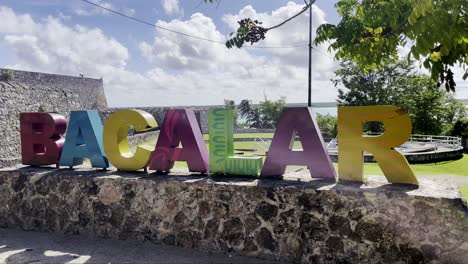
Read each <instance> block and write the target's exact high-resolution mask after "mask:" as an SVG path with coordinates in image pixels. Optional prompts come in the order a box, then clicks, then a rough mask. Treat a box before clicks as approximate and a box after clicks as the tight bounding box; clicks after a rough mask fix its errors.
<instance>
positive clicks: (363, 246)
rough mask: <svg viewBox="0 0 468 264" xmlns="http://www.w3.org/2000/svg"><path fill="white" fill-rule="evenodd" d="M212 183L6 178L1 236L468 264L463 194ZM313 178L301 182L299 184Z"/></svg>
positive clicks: (72, 176)
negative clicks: (25, 233) (10, 232)
mask: <svg viewBox="0 0 468 264" xmlns="http://www.w3.org/2000/svg"><path fill="white" fill-rule="evenodd" d="M285 179H286V180H284V181H269V180H248V179H234V178H229V179H226V178H224V179H212V178H207V177H201V176H197V175H188V173H185V172H182V171H181V172H175V173H174V175H172V174H171V175H166V176H164V175H154V174H145V173H122V172H115V171H107V172H102V171H95V170H85V169H78V170H75V171H72V170H66V169H62V170H56V169H52V168H30V167H17V168H11V169H3V170H0V201H2V203H1V204H0V226H1V227H20V228H22V229H24V230H37V231H47V232H60V233H66V234H90V235H95V236H98V237H106V238H115V239H137V240H149V241H153V242H156V243H159V242H162V243H164V244H168V245H176V246H181V247H186V248H196V249H200V250H203V251H219V252H235V253H238V254H241V255H245V256H259V257H262V258H267V259H275V260H284V261H294V262H303V263H310V262H313V263H325V262H333V263H334V262H341V263H382V262H405V263H421V262H431V263H464V262H465V263H466V260H467V259H468V210H467V209H466V208H465V207H464V206H463V205H462V201H461V199H460V194H459V192H458V190H457V188H456V186H452V185H450V184H449V183H447V182H446V181H437V180H429V179H424V178H421V179H420V181H421V186H420V188H419V189H414V188H413V187H410V186H403V185H389V184H387V183H386V181H385V179H384V178H383V177H371V178H370V183H369V184H366V185H363V184H357V183H349V184H334V183H330V182H324V181H315V180H314V181H308V180H305V179H307V178H306V177H305V176H304V175H303V174H301V173H289V174H287V175H286V177H285ZM298 179H301V181H298Z"/></svg>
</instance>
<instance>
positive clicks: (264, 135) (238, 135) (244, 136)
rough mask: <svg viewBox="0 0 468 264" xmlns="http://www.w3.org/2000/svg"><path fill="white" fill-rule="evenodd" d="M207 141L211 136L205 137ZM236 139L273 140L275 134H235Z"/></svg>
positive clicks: (206, 135)
mask: <svg viewBox="0 0 468 264" xmlns="http://www.w3.org/2000/svg"><path fill="white" fill-rule="evenodd" d="M203 138H204V139H205V140H208V139H209V138H210V135H208V134H205V135H203ZM234 138H273V133H241V134H234Z"/></svg>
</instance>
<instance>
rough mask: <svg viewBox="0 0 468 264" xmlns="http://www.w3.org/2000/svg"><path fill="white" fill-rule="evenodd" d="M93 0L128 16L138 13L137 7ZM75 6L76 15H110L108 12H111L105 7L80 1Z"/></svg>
mask: <svg viewBox="0 0 468 264" xmlns="http://www.w3.org/2000/svg"><path fill="white" fill-rule="evenodd" d="M92 2H93V3H95V4H97V5H100V6H102V7H104V8H107V9H111V10H115V11H119V12H122V13H124V14H125V15H127V16H133V15H135V13H136V11H135V9H133V8H128V7H125V6H123V7H116V6H114V5H113V4H111V3H110V2H104V1H102V0H94V1H92ZM74 6H75V7H74V11H73V12H74V13H75V14H76V15H79V16H95V15H108V14H110V12H109V11H107V10H105V9H103V8H100V7H97V6H93V5H90V4H87V3H79V4H78V5H77V4H74Z"/></svg>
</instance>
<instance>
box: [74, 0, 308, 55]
mask: <svg viewBox="0 0 468 264" xmlns="http://www.w3.org/2000/svg"><path fill="white" fill-rule="evenodd" d="M81 1H83V2H85V3H88V4H90V5H93V6H95V7H98V8H101V9H103V10H106V11H108V12H111V13H113V14H116V15H119V16H121V17H124V18H127V19H130V20H133V21H136V22H139V23H142V24H144V25H147V26H151V27H155V28H158V29H161V30H164V31H168V32H172V33H174V34H179V35H182V36H185V37H188V38H193V39H198V40H203V41H208V42H211V43H216V44H222V45H225V43H224V42H223V41H219V40H214V39H208V38H203V37H199V36H194V35H190V34H187V33H184V32H180V31H176V30H172V29H169V28H165V27H161V26H158V25H156V24H154V23H150V22H148V21H144V20H142V19H139V18H136V17H132V16H129V15H126V14H124V13H121V12H118V11H115V10H113V9H110V8H107V7H105V6H102V5H99V4H96V3H93V2H91V1H88V0H81ZM307 46H308V44H300V45H288V46H244V47H245V48H255V49H291V48H300V47H307Z"/></svg>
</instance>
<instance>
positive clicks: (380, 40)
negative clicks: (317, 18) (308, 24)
mask: <svg viewBox="0 0 468 264" xmlns="http://www.w3.org/2000/svg"><path fill="white" fill-rule="evenodd" d="M335 6H336V7H337V9H338V13H339V15H340V16H341V17H342V19H341V21H340V22H339V23H338V24H337V25H333V24H323V25H321V26H319V28H318V29H317V37H316V39H315V41H314V42H315V44H320V43H324V42H327V41H330V42H331V44H330V47H329V50H335V51H336V54H335V58H336V59H342V60H349V61H352V62H355V63H357V64H358V65H359V66H360V67H361V68H363V69H364V70H372V69H376V68H378V67H380V66H382V65H386V64H389V63H393V62H395V61H396V60H398V49H399V48H403V47H405V46H406V47H410V48H409V50H410V51H409V53H408V54H407V58H408V60H410V59H411V58H415V59H416V60H418V61H420V62H421V64H422V66H423V67H424V68H426V69H427V70H429V71H430V72H431V77H432V79H433V80H436V81H438V83H439V85H440V84H442V83H445V88H446V89H447V91H450V90H451V91H455V86H456V84H455V82H454V79H453V72H452V70H451V67H452V66H454V65H459V66H462V67H463V68H464V69H465V74H464V76H463V79H466V78H467V77H468V69H467V68H466V66H467V64H468V57H467V55H468V15H467V11H468V2H467V1H466V0H340V1H339V2H337V3H336V5H335Z"/></svg>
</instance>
